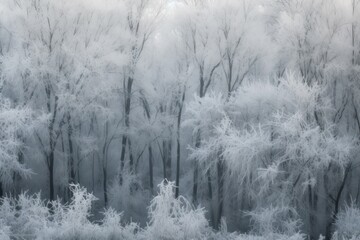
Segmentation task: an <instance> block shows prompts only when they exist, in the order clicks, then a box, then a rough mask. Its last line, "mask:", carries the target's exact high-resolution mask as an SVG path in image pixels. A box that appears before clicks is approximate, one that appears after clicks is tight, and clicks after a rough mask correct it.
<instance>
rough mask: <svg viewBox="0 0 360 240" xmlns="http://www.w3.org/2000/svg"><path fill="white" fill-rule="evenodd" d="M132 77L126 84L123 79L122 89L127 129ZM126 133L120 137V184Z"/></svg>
mask: <svg viewBox="0 0 360 240" xmlns="http://www.w3.org/2000/svg"><path fill="white" fill-rule="evenodd" d="M133 82H134V80H133V78H132V77H128V78H127V84H125V81H124V90H125V106H124V108H125V112H124V114H125V127H126V129H127V130H129V129H130V110H131V94H132V85H133ZM127 134H128V133H125V134H124V135H123V137H122V141H121V155H120V173H119V175H120V179H119V180H120V184H122V181H123V180H122V174H123V171H124V167H125V153H126V142H127V141H128V136H127Z"/></svg>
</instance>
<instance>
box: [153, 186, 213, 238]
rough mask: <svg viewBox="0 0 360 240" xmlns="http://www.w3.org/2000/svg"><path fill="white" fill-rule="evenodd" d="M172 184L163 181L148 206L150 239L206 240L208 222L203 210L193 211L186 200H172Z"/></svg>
mask: <svg viewBox="0 0 360 240" xmlns="http://www.w3.org/2000/svg"><path fill="white" fill-rule="evenodd" d="M174 187H175V186H174V183H173V182H167V181H166V180H165V181H163V182H162V183H161V184H160V185H159V189H160V191H159V194H158V196H156V197H154V199H153V200H152V201H151V203H150V206H149V217H150V221H149V226H148V228H147V231H148V233H149V234H150V239H174V240H177V239H206V238H207V234H208V233H209V226H208V221H207V220H206V218H205V212H204V209H203V208H199V209H193V207H192V205H191V204H190V203H189V202H188V200H186V198H184V197H182V196H179V198H177V199H176V198H174Z"/></svg>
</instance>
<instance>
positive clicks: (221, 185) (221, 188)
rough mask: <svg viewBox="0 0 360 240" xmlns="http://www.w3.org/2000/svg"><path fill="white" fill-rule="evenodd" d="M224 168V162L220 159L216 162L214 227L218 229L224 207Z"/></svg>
mask: <svg viewBox="0 0 360 240" xmlns="http://www.w3.org/2000/svg"><path fill="white" fill-rule="evenodd" d="M224 170H225V164H224V162H223V161H222V159H219V160H218V162H217V174H218V211H217V219H216V225H215V227H216V229H219V227H220V223H221V217H222V215H223V208H224V180H225V179H224Z"/></svg>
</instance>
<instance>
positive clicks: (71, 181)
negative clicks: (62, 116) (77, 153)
mask: <svg viewBox="0 0 360 240" xmlns="http://www.w3.org/2000/svg"><path fill="white" fill-rule="evenodd" d="M67 124H68V131H67V135H68V136H67V137H68V145H69V158H68V161H69V163H68V166H69V185H70V184H74V183H75V163H74V147H73V141H72V132H73V129H72V126H71V116H70V113H68V116H67ZM69 193H70V198H71V197H72V196H71V195H72V193H71V191H70V192H69Z"/></svg>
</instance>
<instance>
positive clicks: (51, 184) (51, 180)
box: [49, 150, 55, 201]
mask: <svg viewBox="0 0 360 240" xmlns="http://www.w3.org/2000/svg"><path fill="white" fill-rule="evenodd" d="M49 191H50V194H49V195H50V201H54V200H55V194H54V192H55V191H54V151H53V150H52V151H51V152H50V154H49Z"/></svg>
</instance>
